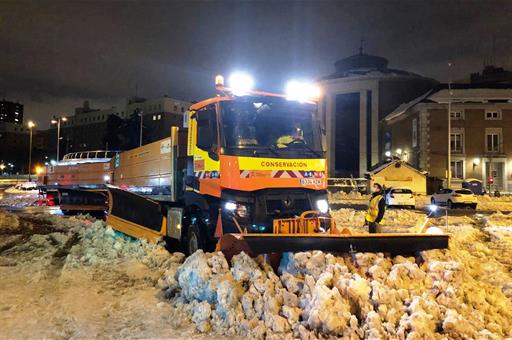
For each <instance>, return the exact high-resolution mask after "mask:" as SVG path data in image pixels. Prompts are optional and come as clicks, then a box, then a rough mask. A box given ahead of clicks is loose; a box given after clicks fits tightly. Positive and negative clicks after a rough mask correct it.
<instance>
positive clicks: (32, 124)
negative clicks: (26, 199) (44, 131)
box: [28, 120, 36, 182]
mask: <svg viewBox="0 0 512 340" xmlns="http://www.w3.org/2000/svg"><path fill="white" fill-rule="evenodd" d="M35 126H36V124H34V122H33V121H31V120H29V121H28V128H29V130H30V142H29V147H28V181H29V182H30V181H31V178H30V175H31V174H32V129H33V128H34V127H35Z"/></svg>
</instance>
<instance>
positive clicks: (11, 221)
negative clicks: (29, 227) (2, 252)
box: [0, 210, 20, 234]
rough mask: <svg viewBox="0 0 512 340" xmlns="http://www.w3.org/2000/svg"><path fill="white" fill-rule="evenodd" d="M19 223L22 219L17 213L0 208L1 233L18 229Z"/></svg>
mask: <svg viewBox="0 0 512 340" xmlns="http://www.w3.org/2000/svg"><path fill="white" fill-rule="evenodd" d="M19 225H20V221H19V219H18V217H17V216H16V215H14V214H10V213H7V212H5V211H2V210H0V233H3V234H5V233H7V232H8V231H11V230H16V229H18V228H19Z"/></svg>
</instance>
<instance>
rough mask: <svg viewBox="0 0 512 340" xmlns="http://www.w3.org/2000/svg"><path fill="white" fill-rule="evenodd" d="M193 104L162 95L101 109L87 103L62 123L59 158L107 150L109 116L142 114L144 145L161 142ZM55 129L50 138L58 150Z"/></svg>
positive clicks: (136, 99)
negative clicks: (83, 152) (106, 137)
mask: <svg viewBox="0 0 512 340" xmlns="http://www.w3.org/2000/svg"><path fill="white" fill-rule="evenodd" d="M190 105H191V103H189V102H186V101H182V100H178V99H174V98H170V97H167V96H163V97H159V98H154V99H144V98H130V99H129V100H128V101H127V103H126V105H125V106H120V107H116V106H114V107H111V108H108V109H101V110H98V109H93V108H91V107H90V106H89V103H88V102H87V101H85V102H84V105H83V107H80V108H76V109H75V114H74V115H73V116H67V117H66V118H67V121H65V122H64V121H62V122H61V133H60V136H61V140H60V150H61V152H60V156H61V157H62V156H64V154H66V153H69V152H76V151H88V150H104V149H108V147H109V146H108V145H106V144H105V142H104V137H105V135H106V133H107V120H108V117H109V116H112V115H114V116H117V117H119V118H120V119H122V120H127V119H129V118H130V117H133V115H137V116H138V117H140V115H141V116H142V124H143V127H144V131H145V133H146V135H145V136H143V140H144V142H145V143H150V142H153V141H156V140H158V139H162V138H164V137H166V136H169V135H170V127H171V126H182V125H183V123H182V122H183V114H184V112H186V111H187V110H188V108H189V107H190ZM56 130H57V129H56V126H55V125H53V126H52V128H51V129H50V132H49V135H52V136H53V137H54V138H50V139H51V143H50V144H51V146H50V148H51V150H53V149H56V143H57V142H56V141H57V132H56Z"/></svg>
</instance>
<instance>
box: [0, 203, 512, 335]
mask: <svg viewBox="0 0 512 340" xmlns="http://www.w3.org/2000/svg"><path fill="white" fill-rule="evenodd" d="M356 199H357V198H356ZM333 216H334V218H335V219H336V223H337V226H338V227H339V228H341V227H350V228H351V229H352V230H353V231H357V232H366V227H364V226H363V222H364V212H363V211H357V210H354V209H350V208H346V209H339V210H335V211H333ZM425 222H426V223H428V225H429V226H436V227H439V228H441V229H443V230H445V231H447V232H449V233H451V234H452V237H451V241H450V249H449V250H431V251H425V252H421V253H420V254H419V255H418V256H416V257H402V256H397V257H394V258H391V257H389V256H385V255H384V254H370V253H357V254H355V256H354V257H351V256H343V255H342V254H337V255H336V254H335V255H331V254H325V253H322V252H317V251H312V252H304V253H296V254H291V253H289V254H285V255H284V256H283V260H282V261H281V265H280V268H279V271H278V272H277V273H275V272H274V271H273V270H272V269H271V268H270V266H268V265H267V264H266V263H265V261H264V259H263V257H259V258H256V259H251V258H249V257H248V256H245V254H241V255H238V256H236V257H234V258H233V259H232V261H231V263H228V261H226V259H225V258H224V256H223V255H222V254H221V253H203V252H200V251H199V252H196V253H195V254H194V255H193V256H190V257H188V258H187V259H185V258H184V256H183V255H182V254H180V253H168V252H167V251H166V250H165V249H164V248H163V247H162V246H161V245H151V244H148V243H146V242H144V241H136V240H133V239H130V238H127V237H126V236H123V235H121V234H119V233H117V232H114V231H113V230H112V229H111V228H109V227H107V226H105V224H104V222H102V221H99V220H94V219H92V218H90V217H83V216H79V217H71V218H65V217H62V216H53V215H49V214H26V213H17V214H12V213H6V212H2V211H0V277H1V279H0V291H1V292H2V298H1V299H0V329H1V330H2V333H1V334H2V336H3V337H5V338H63V337H66V338H71V337H73V338H77V337H80V338H92V337H102V338H106V337H114V338H120V337H122V338H126V337H128V338H185V337H187V338H196V337H198V338H221V337H233V336H236V337H240V338H241V337H244V338H270V339H272V338H274V339H282V338H301V339H314V338H329V337H343V338H347V339H350V338H352V339H359V338H368V339H386V338H390V339H406V338H407V339H445V338H455V339H460V338H475V339H503V338H506V337H512V327H510V325H511V324H512V237H511V236H512V214H503V213H500V212H497V213H492V214H489V213H487V214H486V215H481V214H476V215H474V216H456V217H455V216H450V217H449V218H448V226H446V220H445V217H439V218H434V219H429V220H428V221H425V213H421V212H418V211H412V210H400V209H392V210H391V209H390V210H388V211H387V212H386V215H385V226H384V232H393V231H402V232H406V231H414V230H415V229H416V228H417V227H418V226H419V225H422V224H423V223H425Z"/></svg>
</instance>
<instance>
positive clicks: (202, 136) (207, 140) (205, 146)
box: [196, 105, 217, 151]
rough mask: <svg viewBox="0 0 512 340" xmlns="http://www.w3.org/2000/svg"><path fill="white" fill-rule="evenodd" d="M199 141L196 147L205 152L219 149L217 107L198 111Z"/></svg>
mask: <svg viewBox="0 0 512 340" xmlns="http://www.w3.org/2000/svg"><path fill="white" fill-rule="evenodd" d="M196 119H197V141H196V146H197V147H198V148H200V149H202V150H205V151H210V150H212V151H215V150H216V149H217V120H216V115H215V105H208V106H207V107H205V108H203V109H201V110H199V111H197V113H196Z"/></svg>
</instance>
